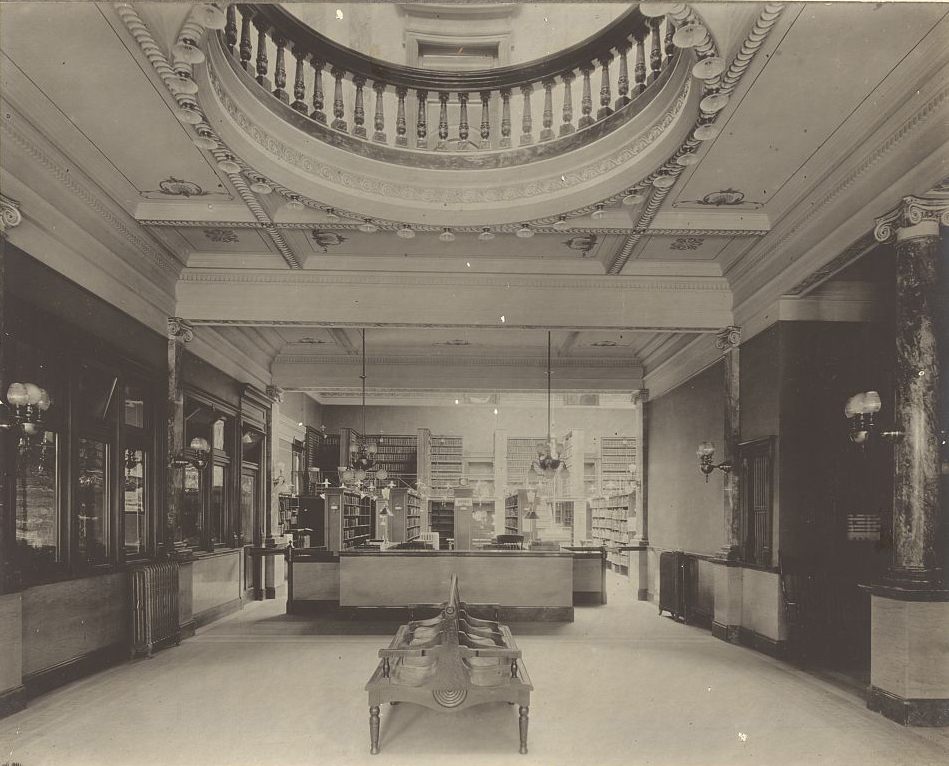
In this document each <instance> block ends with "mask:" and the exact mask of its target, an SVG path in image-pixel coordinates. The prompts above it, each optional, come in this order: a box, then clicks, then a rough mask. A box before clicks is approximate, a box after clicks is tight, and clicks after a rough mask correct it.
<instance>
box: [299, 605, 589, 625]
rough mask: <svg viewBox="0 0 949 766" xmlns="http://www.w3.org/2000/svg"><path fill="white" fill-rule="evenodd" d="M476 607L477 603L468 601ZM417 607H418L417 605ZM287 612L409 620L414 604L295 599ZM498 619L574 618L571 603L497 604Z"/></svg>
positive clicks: (563, 620)
mask: <svg viewBox="0 0 949 766" xmlns="http://www.w3.org/2000/svg"><path fill="white" fill-rule="evenodd" d="M469 606H470V607H475V609H474V610H473V611H474V613H475V614H477V609H476V608H477V606H478V605H477V604H469ZM416 608H417V607H416ZM287 613H288V614H314V613H319V614H324V615H328V616H332V617H336V618H339V619H343V620H354V621H359V620H379V621H387V620H392V621H393V622H408V621H409V620H410V619H412V614H413V608H411V607H408V606H339V602H338V601H318V600H309V599H295V600H294V601H293V602H292V604H291V603H290V602H288V604H287ZM497 619H499V620H503V621H504V622H573V619H574V612H573V607H572V606H500V607H498V608H497Z"/></svg>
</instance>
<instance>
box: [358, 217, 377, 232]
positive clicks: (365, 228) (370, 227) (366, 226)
mask: <svg viewBox="0 0 949 766" xmlns="http://www.w3.org/2000/svg"><path fill="white" fill-rule="evenodd" d="M359 231H361V232H363V233H364V234H374V233H375V232H377V231H379V227H378V226H376V224H374V223H373V222H372V221H369V220H366V221H363V222H362V223H361V224H359Z"/></svg>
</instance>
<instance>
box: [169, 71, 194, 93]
mask: <svg viewBox="0 0 949 766" xmlns="http://www.w3.org/2000/svg"><path fill="white" fill-rule="evenodd" d="M176 74H177V75H178V76H177V77H176V78H175V79H173V80H172V81H171V83H170V84H169V87H170V88H171V90H172V91H174V92H175V93H179V94H181V95H184V96H193V95H194V94H195V93H197V92H198V83H196V82H195V81H194V80H193V79H192V78H191V75H190V74H189V73H188V72H177V73H176Z"/></svg>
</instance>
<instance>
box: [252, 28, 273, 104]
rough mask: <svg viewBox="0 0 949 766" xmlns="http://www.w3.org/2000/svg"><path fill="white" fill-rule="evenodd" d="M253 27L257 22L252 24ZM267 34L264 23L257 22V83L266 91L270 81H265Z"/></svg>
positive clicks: (268, 88)
mask: <svg viewBox="0 0 949 766" xmlns="http://www.w3.org/2000/svg"><path fill="white" fill-rule="evenodd" d="M254 24H255V26H256V25H257V24H258V22H256V21H255V22H254ZM267 64H268V61H267V32H266V30H265V28H264V22H263V21H261V22H259V26H257V82H259V83H260V84H261V85H262V86H263V87H265V88H266V89H267V90H270V80H268V79H267Z"/></svg>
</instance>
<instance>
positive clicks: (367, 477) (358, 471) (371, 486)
mask: <svg viewBox="0 0 949 766" xmlns="http://www.w3.org/2000/svg"><path fill="white" fill-rule="evenodd" d="M359 379H360V380H361V381H362V434H363V435H362V437H361V439H360V440H359V441H358V442H356V443H353V444H350V445H349V465H348V466H341V467H340V469H339V480H340V483H341V484H342V485H343V486H345V487H348V488H350V489H356V490H358V491H360V492H364V493H367V494H369V495H371V496H373V497H375V495H376V489H377V486H379V485H377V482H379V484H381V483H382V482H384V481H385V480H386V479H387V478H389V472H388V471H386V469H385V468H383V467H382V466H381V465H379V462H378V461H377V459H376V454H377V453H378V451H379V447H378V445H377V444H376V443H375V442H374V441H373V440H371V439H368V438H366V436H365V433H366V330H365V329H363V331H362V374H361V375H360V376H359Z"/></svg>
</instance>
